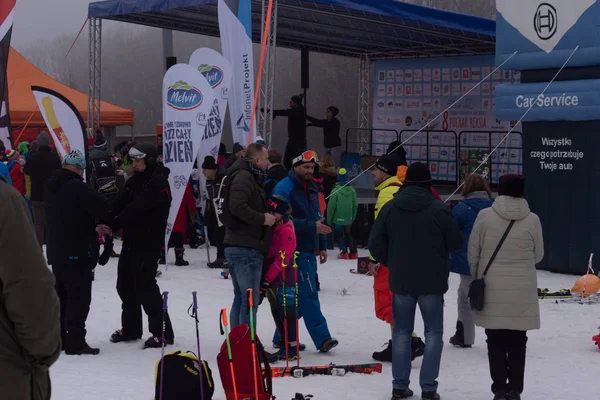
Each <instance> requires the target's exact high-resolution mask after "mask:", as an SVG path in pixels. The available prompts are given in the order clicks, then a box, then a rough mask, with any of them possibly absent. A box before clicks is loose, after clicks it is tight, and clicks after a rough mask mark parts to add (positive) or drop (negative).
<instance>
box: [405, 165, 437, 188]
mask: <svg viewBox="0 0 600 400" xmlns="http://www.w3.org/2000/svg"><path fill="white" fill-rule="evenodd" d="M404 183H405V184H409V185H410V184H431V172H429V168H427V165H425V164H423V163H420V162H416V163H412V164H411V165H410V167H408V170H407V171H406V178H405V179H404Z"/></svg>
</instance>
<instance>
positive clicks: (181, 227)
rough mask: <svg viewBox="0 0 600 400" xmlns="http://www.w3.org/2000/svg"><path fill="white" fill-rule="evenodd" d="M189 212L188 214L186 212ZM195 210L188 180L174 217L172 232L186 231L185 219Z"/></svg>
mask: <svg viewBox="0 0 600 400" xmlns="http://www.w3.org/2000/svg"><path fill="white" fill-rule="evenodd" d="M188 212H189V214H188ZM195 212H196V202H195V201H194V193H193V191H192V185H191V183H189V182H188V185H187V186H186V188H185V192H184V193H183V199H182V200H181V205H180V206H179V211H178V212H177V218H175V225H173V232H181V233H186V232H187V220H188V218H190V215H194V213H195Z"/></svg>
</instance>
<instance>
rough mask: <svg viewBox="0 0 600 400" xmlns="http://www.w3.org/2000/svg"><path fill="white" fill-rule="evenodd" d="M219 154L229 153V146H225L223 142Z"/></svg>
mask: <svg viewBox="0 0 600 400" xmlns="http://www.w3.org/2000/svg"><path fill="white" fill-rule="evenodd" d="M219 154H220V155H227V146H225V143H221V144H220V145H219Z"/></svg>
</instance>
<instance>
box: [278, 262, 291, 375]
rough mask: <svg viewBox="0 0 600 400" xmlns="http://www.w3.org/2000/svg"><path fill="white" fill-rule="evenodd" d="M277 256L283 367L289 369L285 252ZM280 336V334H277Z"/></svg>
mask: <svg viewBox="0 0 600 400" xmlns="http://www.w3.org/2000/svg"><path fill="white" fill-rule="evenodd" d="M279 254H281V267H282V268H281V275H282V281H283V283H282V285H283V344H284V345H285V367H286V368H289V358H290V357H289V355H290V354H289V349H288V347H289V341H288V339H289V332H288V325H287V324H288V320H287V300H286V297H287V293H286V291H285V290H286V287H285V270H286V267H287V264H286V262H285V251H284V250H281V251H280V252H279ZM279 334H280V335H281V332H280V333H279Z"/></svg>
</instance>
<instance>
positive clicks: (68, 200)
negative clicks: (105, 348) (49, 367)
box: [46, 150, 109, 355]
mask: <svg viewBox="0 0 600 400" xmlns="http://www.w3.org/2000/svg"><path fill="white" fill-rule="evenodd" d="M85 164H86V163H85V157H84V155H83V154H82V153H81V152H80V151H79V150H73V151H71V152H70V153H69V154H67V155H66V156H65V157H64V159H63V162H62V168H61V169H58V170H56V171H54V172H53V173H52V176H51V177H50V179H49V180H48V184H47V185H46V220H47V223H48V224H47V226H48V235H47V239H48V248H47V254H48V263H49V264H51V265H52V271H53V272H54V276H55V277H56V292H57V294H58V297H59V299H60V325H61V336H62V339H63V348H64V349H65V352H66V353H67V354H94V355H95V354H98V353H99V352H100V349H97V348H91V347H90V346H89V345H88V344H87V342H86V341H85V335H86V330H85V321H86V319H87V316H88V313H89V311H90V304H91V302H92V270H93V269H94V268H95V267H96V263H97V262H98V257H99V244H98V234H97V233H96V224H97V223H98V222H99V220H100V219H101V218H104V217H106V216H107V215H108V213H109V207H108V202H107V201H106V199H105V198H104V197H103V196H101V195H100V194H98V193H96V192H95V191H93V190H92V189H91V188H90V187H89V186H88V185H87V184H86V183H85V182H83V178H82V176H83V170H84V169H85V167H86V165H85Z"/></svg>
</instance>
